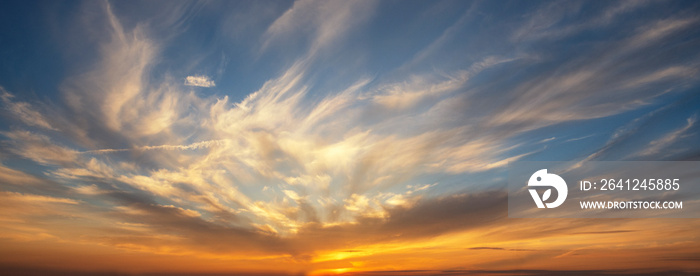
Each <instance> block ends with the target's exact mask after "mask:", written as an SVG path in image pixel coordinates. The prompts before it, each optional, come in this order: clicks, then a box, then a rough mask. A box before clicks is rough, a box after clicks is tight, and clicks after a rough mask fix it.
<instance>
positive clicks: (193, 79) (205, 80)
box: [185, 75, 216, 87]
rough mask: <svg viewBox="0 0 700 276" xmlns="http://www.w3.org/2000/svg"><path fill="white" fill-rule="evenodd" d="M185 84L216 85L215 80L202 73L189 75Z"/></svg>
mask: <svg viewBox="0 0 700 276" xmlns="http://www.w3.org/2000/svg"><path fill="white" fill-rule="evenodd" d="M185 85H188V86H199V87H214V86H216V84H215V83H214V81H213V80H211V79H210V78H209V77H207V76H200V75H194V76H187V78H185Z"/></svg>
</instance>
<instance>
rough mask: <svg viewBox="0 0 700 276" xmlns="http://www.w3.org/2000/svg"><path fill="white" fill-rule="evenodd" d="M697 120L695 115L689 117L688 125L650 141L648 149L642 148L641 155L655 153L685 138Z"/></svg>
mask: <svg viewBox="0 0 700 276" xmlns="http://www.w3.org/2000/svg"><path fill="white" fill-rule="evenodd" d="M696 121H697V117H696V116H693V117H690V118H688V119H686V122H687V123H686V125H685V126H683V127H681V128H679V129H676V130H674V131H671V132H670V133H667V134H666V135H664V136H663V137H661V138H659V139H656V140H654V141H651V142H649V145H648V146H647V148H646V149H644V150H642V151H641V152H639V154H638V155H639V156H646V155H654V154H657V153H659V152H660V151H661V150H662V149H664V148H666V147H668V146H670V145H672V144H673V143H675V142H677V141H678V140H679V139H681V138H684V135H685V134H686V132H687V131H688V130H689V129H690V128H692V127H693V125H695V122H696Z"/></svg>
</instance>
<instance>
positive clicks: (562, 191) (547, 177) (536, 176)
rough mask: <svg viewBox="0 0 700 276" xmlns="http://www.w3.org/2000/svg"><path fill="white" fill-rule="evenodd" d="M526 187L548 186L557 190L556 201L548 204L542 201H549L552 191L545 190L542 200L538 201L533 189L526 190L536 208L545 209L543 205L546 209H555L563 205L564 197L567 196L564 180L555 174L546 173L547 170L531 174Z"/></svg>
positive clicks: (567, 191)
mask: <svg viewBox="0 0 700 276" xmlns="http://www.w3.org/2000/svg"><path fill="white" fill-rule="evenodd" d="M527 186H529V187H530V186H531V187H542V186H549V187H554V189H557V200H555V201H553V202H550V203H544V201H545V200H547V199H549V196H551V195H552V189H547V190H546V191H545V192H544V194H542V199H540V195H539V194H537V191H536V190H535V189H527V190H528V191H530V195H531V196H532V199H533V200H535V204H537V208H545V205H546V206H547V208H557V207H559V205H561V204H562V203H564V200H566V196H567V195H568V194H569V189H568V188H567V187H566V182H565V181H564V179H563V178H561V177H560V176H558V175H556V174H553V173H547V169H542V170H539V171H536V172H535V173H533V174H532V176H530V180H529V181H528V182H527Z"/></svg>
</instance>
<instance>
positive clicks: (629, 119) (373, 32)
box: [0, 0, 700, 256]
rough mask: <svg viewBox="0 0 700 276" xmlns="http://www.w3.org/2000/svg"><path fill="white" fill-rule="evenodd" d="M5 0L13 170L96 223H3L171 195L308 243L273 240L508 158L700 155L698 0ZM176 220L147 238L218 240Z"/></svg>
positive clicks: (213, 216) (10, 183)
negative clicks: (73, 219) (51, 218)
mask: <svg viewBox="0 0 700 276" xmlns="http://www.w3.org/2000/svg"><path fill="white" fill-rule="evenodd" d="M2 6H3V7H2V9H0V13H1V15H0V34H1V35H0V45H1V46H0V63H1V65H0V87H2V90H1V91H0V93H1V94H0V100H1V102H0V104H2V111H1V115H2V117H0V179H2V180H3V181H0V182H1V183H0V190H2V193H3V196H4V197H6V198H12V199H13V200H16V201H17V202H19V203H18V205H17V206H23V205H21V204H29V202H34V201H41V202H44V203H45V204H49V205H50V204H54V203H56V204H68V205H71V206H69V207H70V208H67V209H65V210H64V209H61V208H63V207H61V208H58V207H56V208H57V209H55V210H56V212H57V213H58V214H62V215H65V216H69V215H68V214H69V213H70V214H72V215H77V216H80V217H81V218H82V219H83V220H84V221H83V220H81V221H83V222H80V223H86V224H89V225H100V227H98V228H99V229H101V230H94V231H91V232H90V233H89V234H85V235H83V236H81V237H80V238H78V237H76V236H74V235H72V234H69V233H68V232H70V231H68V230H66V229H71V228H77V227H81V225H79V224H80V223H78V224H71V223H70V222H65V225H64V224H61V225H63V226H61V227H57V226H56V227H54V226H46V228H42V227H40V226H37V225H38V224H40V223H39V222H43V221H42V220H39V221H34V220H30V219H28V218H24V217H19V216H22V214H19V215H17V216H18V217H13V218H12V219H16V220H22V219H24V220H25V224H26V225H24V226H26V227H24V228H22V227H19V226H18V225H19V224H13V223H10V222H8V223H5V226H6V227H5V228H3V229H4V230H3V231H4V232H3V233H4V234H5V236H7V237H10V239H18V240H21V237H27V236H32V237H34V236H36V237H39V236H41V235H40V234H41V233H49V234H50V235H51V236H53V237H56V238H57V239H60V240H63V241H71V242H75V241H76V240H82V241H84V240H90V239H93V238H94V239H97V238H96V237H100V238H103V237H111V238H110V239H109V240H110V242H105V243H106V244H111V243H112V242H113V245H115V244H123V242H117V241H116V240H119V239H120V238H122V237H125V236H128V235H131V234H123V235H118V236H117V235H114V236H111V235H113V233H114V232H112V231H117V230H119V231H125V232H123V233H127V232H129V231H136V232H138V231H147V230H145V229H155V228H157V227H156V226H162V225H160V224H159V223H163V222H162V221H160V222H159V221H157V220H155V221H154V220H153V219H152V218H151V216H152V215H154V214H157V213H158V212H170V213H172V214H175V215H176V216H175V217H177V219H183V218H186V221H184V222H182V224H183V225H189V224H188V223H194V222H193V221H195V220H196V221H197V222H196V225H206V227H222V229H227V231H229V230H230V231H231V232H232V233H233V232H235V233H239V232H241V233H247V234H245V235H248V234H250V235H253V233H254V234H255V235H259V236H256V239H259V240H260V241H259V242H251V244H249V245H248V247H245V248H247V249H246V250H251V251H255V252H268V253H269V252H275V254H276V253H279V252H286V253H285V254H291V255H294V256H296V255H295V254H296V253H289V252H299V251H304V250H301V249H298V248H295V247H294V245H289V246H288V247H286V248H284V249H270V246H269V244H268V243H269V241H268V240H267V239H268V238H269V239H295V238H296V237H297V236H295V235H301V234H299V233H304V231H305V230H308V229H310V227H311V228H313V227H322V228H323V229H326V228H329V229H330V228H332V227H336V226H337V227H340V226H344V225H357V224H358V223H359V224H362V222H363V221H364V219H368V218H372V219H389V218H390V217H391V216H392V215H393V214H395V213H394V210H398V209H401V208H406V209H411V208H420V206H425V205H424V204H425V203H424V202H425V201H430V200H437V199H440V198H443V197H444V196H446V195H451V194H477V195H481V193H489V192H493V191H498V190H500V189H502V188H503V187H504V186H505V168H506V165H507V164H508V162H514V161H518V160H521V161H522V160H535V161H571V160H698V158H699V157H700V146H699V145H700V143H699V142H700V136H699V135H700V128H699V127H698V123H697V120H698V116H699V115H698V113H700V108H698V107H700V93H698V92H699V89H700V87H699V82H698V77H699V76H700V75H699V74H700V72H699V71H698V70H699V69H700V67H699V66H698V64H699V62H700V51H698V49H700V39H699V38H700V36H699V35H700V28H699V27H700V17H698V10H699V9H700V6H699V4H698V3H697V2H694V1H595V2H593V1H591V2H579V1H552V2H543V1H483V2H481V1H318V2H317V1H304V0H302V1H294V2H292V1H254V2H253V1H206V2H184V1H167V2H159V1H147V2H140V1H119V2H104V1H87V2H78V1H23V2H19V1H17V2H12V3H4V4H3V5H2ZM64 207H65V206H64ZM13 208H20V207H13ZM397 208H398V209H397ZM49 209H50V208H49ZM37 212H38V211H37ZM175 220H176V219H175V218H173V221H175ZM8 221H13V220H8ZM169 223H170V222H168V223H166V224H168V225H170V224H169ZM109 225H117V226H114V227H111V226H109ZM124 225H129V227H131V228H128V227H126V228H124V227H122V226H124ZM134 225H137V226H134ZM173 225H177V224H175V223H174V222H173V224H172V225H170V227H174V228H172V229H171V230H172V231H173V234H172V235H171V236H162V237H160V239H162V240H161V241H158V242H155V243H161V242H170V243H172V244H174V245H173V246H174V247H177V246H181V247H183V248H191V247H192V245H191V243H190V242H192V243H197V242H200V241H201V240H200V239H204V238H202V237H200V236H198V235H197V234H193V233H192V232H190V231H194V232H197V230H193V229H190V228H187V227H194V226H183V229H178V227H177V226H173ZM29 226H32V227H29ZM120 227H122V228H123V229H122V228H120ZM134 227H137V228H143V229H139V230H134ZM407 227H408V226H407ZM117 228H119V229H117ZM127 228H128V229H127ZM27 229H40V230H36V231H35V230H27ZM207 229H209V228H207ZM180 230H182V231H180ZM52 231H53V232H52ZM62 231H63V232H62ZM100 231H104V232H100ZM154 231H155V230H154ZM222 231H223V230H222ZM329 231H330V230H329ZM120 233H122V232H120ZM129 233H131V232H129ZM139 233H141V232H139ZM154 233H155V232H154ZM158 233H161V232H158ZM183 233H188V234H183ZM197 233H199V232H197ZM227 233H228V232H227ZM161 234H162V233H161ZM134 235H135V234H134ZM154 235H156V234H154ZM227 235H228V234H227ZM231 235H234V236H235V234H231ZM245 235H244V236H245ZM436 235H437V234H436ZM177 237H180V238H177ZM183 237H184V238H183ZM170 239H172V240H170ZM182 239H184V240H186V241H184V242H183V240H182ZM290 243H293V242H290ZM130 244H136V245H134V246H139V248H151V249H152V248H154V246H153V245H152V243H151V242H149V241H141V242H138V241H132V242H130ZM212 248H213V247H207V246H203V247H202V248H199V247H198V248H197V249H196V250H195V251H197V250H201V251H207V250H213V251H216V250H214V249H212ZM318 248H323V246H320V245H318V246H316V245H312V246H308V251H310V252H316V251H314V250H321V249H318ZM193 250H194V249H193ZM234 251H235V250H234ZM197 252H200V251H197ZM308 254H311V255H312V256H316V255H313V253H308Z"/></svg>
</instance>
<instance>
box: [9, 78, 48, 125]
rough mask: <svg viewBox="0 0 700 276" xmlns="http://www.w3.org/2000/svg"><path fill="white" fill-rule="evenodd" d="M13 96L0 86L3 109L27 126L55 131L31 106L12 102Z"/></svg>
mask: <svg viewBox="0 0 700 276" xmlns="http://www.w3.org/2000/svg"><path fill="white" fill-rule="evenodd" d="M14 97H15V96H14V95H12V94H10V93H9V92H7V90H5V88H3V87H2V86H0V100H2V102H3V103H4V104H5V108H6V109H7V110H9V111H10V113H12V115H13V116H15V117H16V118H18V119H19V120H20V121H21V122H23V123H25V124H26V125H29V126H38V127H41V128H45V129H50V130H56V129H55V128H53V127H52V126H51V124H50V123H49V121H48V120H47V119H46V117H45V116H44V115H43V114H41V113H39V112H38V111H37V110H36V109H35V108H34V107H33V106H32V105H31V104H29V103H27V102H16V101H13V98H14Z"/></svg>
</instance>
